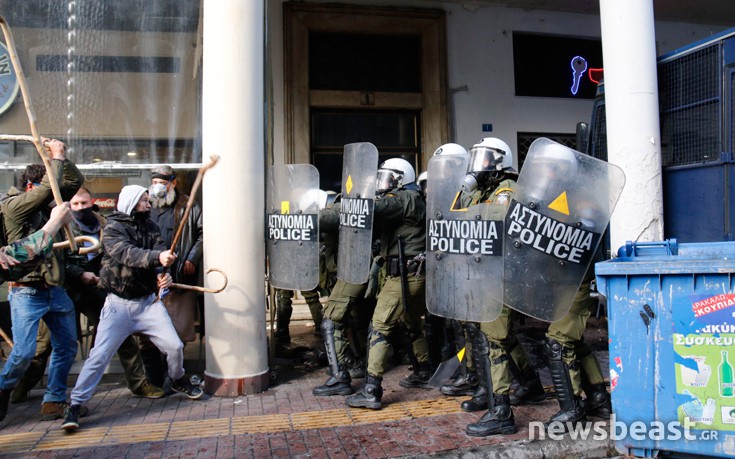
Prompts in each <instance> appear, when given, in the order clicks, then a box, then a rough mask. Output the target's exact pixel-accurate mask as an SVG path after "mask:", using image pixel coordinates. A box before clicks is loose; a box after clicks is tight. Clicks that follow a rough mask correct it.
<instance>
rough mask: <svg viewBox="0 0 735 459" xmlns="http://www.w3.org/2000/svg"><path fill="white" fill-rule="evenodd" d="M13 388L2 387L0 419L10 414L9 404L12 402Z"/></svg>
mask: <svg viewBox="0 0 735 459" xmlns="http://www.w3.org/2000/svg"><path fill="white" fill-rule="evenodd" d="M12 391H13V390H12V389H0V421H2V420H3V419H5V415H6V414H8V404H9V403H10V393H11V392H12Z"/></svg>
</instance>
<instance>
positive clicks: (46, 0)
mask: <svg viewBox="0 0 735 459" xmlns="http://www.w3.org/2000/svg"><path fill="white" fill-rule="evenodd" d="M199 10H200V2H199V0H163V1H162V0H157V1H155V2H151V1H148V0H85V1H84V2H80V1H75V0H68V1H58V0H24V1H23V2H18V1H16V0H0V14H2V15H3V16H4V17H5V19H6V21H7V23H8V25H9V27H10V30H11V31H12V35H13V38H14V41H15V48H16V50H17V56H18V59H19V61H20V63H21V65H22V67H23V73H24V74H25V80H26V83H27V86H28V89H29V91H28V92H29V95H30V100H31V102H32V107H33V111H34V112H35V116H36V124H37V128H38V132H39V133H40V134H41V135H42V136H45V137H54V138H58V139H60V140H63V141H64V142H65V143H66V144H67V147H68V152H69V153H68V156H69V158H70V159H71V160H73V161H74V162H75V163H76V164H77V165H78V166H79V167H80V169H82V171H83V172H84V173H85V175H86V176H87V179H88V184H87V185H89V186H90V188H91V189H92V191H93V193H97V192H100V193H102V194H104V195H112V194H114V190H115V189H116V190H119V188H120V187H122V186H124V185H126V184H130V183H139V184H142V185H146V186H147V184H148V183H149V180H148V179H149V172H148V171H149V170H150V168H151V166H152V165H154V164H161V163H165V164H170V165H171V166H173V167H174V168H176V169H179V170H194V169H197V168H198V165H199V164H200V163H201V160H202V152H201V35H200V33H201V31H200V28H199V23H200V11H199ZM3 41H5V40H3ZM6 51H7V50H6ZM7 54H8V53H7V52H6V53H4V54H3V55H2V56H0V78H3V75H5V74H7V79H5V80H1V79H0V96H2V95H3V94H6V93H7V94H11V93H12V89H13V88H12V87H11V86H12V83H13V81H12V80H13V75H11V74H10V73H12V72H11V71H10V70H9V69H12V66H10V59H8V57H9V56H8V55H7ZM9 66H10V67H9ZM15 78H16V79H17V75H15ZM10 99H11V100H9V101H8V103H6V104H2V105H3V106H2V109H0V110H2V113H0V134H2V135H6V136H12V135H30V134H31V129H30V124H29V119H28V116H27V112H26V108H25V106H24V101H23V98H22V96H21V93H20V91H18V93H17V96H15V97H11V98H10ZM37 162H40V160H39V158H38V154H37V152H36V151H35V148H34V146H33V144H31V143H29V142H25V141H13V140H2V141H0V189H1V190H2V191H5V190H7V188H8V187H9V186H10V185H13V184H14V182H15V176H17V175H18V174H19V173H20V171H22V169H23V168H25V166H26V165H28V164H30V163H37ZM182 175H183V176H186V175H187V174H186V173H183V174H182ZM179 181H180V182H182V180H179ZM183 181H184V182H186V181H187V180H186V179H185V177H184V180H183Z"/></svg>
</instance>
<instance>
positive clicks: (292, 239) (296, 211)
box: [265, 164, 319, 290]
mask: <svg viewBox="0 0 735 459" xmlns="http://www.w3.org/2000/svg"><path fill="white" fill-rule="evenodd" d="M266 183H267V188H266V192H267V193H266V216H265V220H266V241H267V243H266V248H267V252H268V259H269V263H270V281H271V284H272V285H273V286H274V287H276V288H281V289H286V290H312V289H314V288H315V287H316V286H317V284H318V283H319V199H318V198H319V171H318V170H317V169H316V168H315V167H314V166H312V165H311V164H288V165H284V164H279V165H275V166H271V167H269V168H268V173H267V182H266Z"/></svg>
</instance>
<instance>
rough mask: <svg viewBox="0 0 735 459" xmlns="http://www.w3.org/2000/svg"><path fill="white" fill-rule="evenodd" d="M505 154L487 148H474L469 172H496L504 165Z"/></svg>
mask: <svg viewBox="0 0 735 459" xmlns="http://www.w3.org/2000/svg"><path fill="white" fill-rule="evenodd" d="M504 157H505V152H504V151H503V150H500V149H497V148H490V147H485V146H479V147H472V149H471V150H470V163H469V165H468V166H467V172H480V171H494V170H496V169H500V168H501V166H502V164H503V158H504Z"/></svg>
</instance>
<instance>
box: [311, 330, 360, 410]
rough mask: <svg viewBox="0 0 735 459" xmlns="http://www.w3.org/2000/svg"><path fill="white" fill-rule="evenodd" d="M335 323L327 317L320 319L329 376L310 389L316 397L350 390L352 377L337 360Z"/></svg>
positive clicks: (346, 392)
mask: <svg viewBox="0 0 735 459" xmlns="http://www.w3.org/2000/svg"><path fill="white" fill-rule="evenodd" d="M335 328H336V324H335V323H334V322H333V321H332V320H331V319H328V318H326V317H325V318H324V319H323V320H322V336H323V337H324V347H325V348H326V350H327V360H328V361H329V371H330V373H331V374H330V376H329V378H328V379H327V380H326V382H325V383H324V384H323V385H321V386H317V387H315V388H314V389H312V393H313V394H314V395H316V396H317V397H327V396H331V395H350V394H351V393H352V392H353V391H352V386H351V382H352V378H351V377H350V373H349V372H347V370H345V368H344V365H339V363H338V362H337V351H336V348H335V346H334V329H335Z"/></svg>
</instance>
